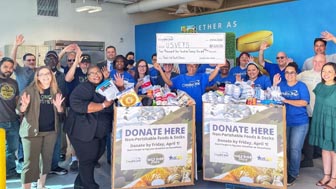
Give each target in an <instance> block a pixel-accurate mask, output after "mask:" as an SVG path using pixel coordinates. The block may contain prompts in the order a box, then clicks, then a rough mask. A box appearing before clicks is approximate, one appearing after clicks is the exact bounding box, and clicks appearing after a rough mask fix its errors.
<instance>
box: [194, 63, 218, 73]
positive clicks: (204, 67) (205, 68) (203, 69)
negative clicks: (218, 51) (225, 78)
mask: <svg viewBox="0 0 336 189" xmlns="http://www.w3.org/2000/svg"><path fill="white" fill-rule="evenodd" d="M216 66H217V65H214V66H210V65H209V64H201V65H200V66H199V67H198V69H197V73H206V74H211V72H213V71H214V70H215V68H216Z"/></svg>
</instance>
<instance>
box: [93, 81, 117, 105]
mask: <svg viewBox="0 0 336 189" xmlns="http://www.w3.org/2000/svg"><path fill="white" fill-rule="evenodd" d="M96 92H97V93H99V94H101V95H103V96H105V97H106V100H109V101H110V100H115V99H116V98H117V93H119V90H118V88H117V87H116V86H115V84H114V82H113V80H112V79H107V80H105V81H103V82H102V83H101V84H99V85H98V86H97V87H96Z"/></svg>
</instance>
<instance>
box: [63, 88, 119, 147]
mask: <svg viewBox="0 0 336 189" xmlns="http://www.w3.org/2000/svg"><path fill="white" fill-rule="evenodd" d="M95 88H96V86H95V85H93V84H92V83H90V82H84V83H81V84H79V85H78V86H77V87H76V88H75V89H74V90H73V91H72V93H71V95H70V111H69V114H68V117H67V119H66V121H65V124H64V131H65V132H66V133H67V134H68V135H69V136H70V137H74V138H76V139H78V140H82V141H91V140H92V139H93V138H95V137H96V138H103V137H105V136H106V134H107V133H108V132H111V129H112V119H113V107H112V106H110V107H109V108H105V109H103V110H102V111H99V112H94V113H87V109H88V105H89V104H90V103H91V102H96V103H103V102H104V100H105V97H104V96H102V95H100V94H98V93H96V92H95Z"/></svg>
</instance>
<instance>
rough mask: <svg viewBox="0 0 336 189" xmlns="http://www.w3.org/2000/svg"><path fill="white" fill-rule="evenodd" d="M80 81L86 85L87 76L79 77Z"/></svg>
mask: <svg viewBox="0 0 336 189" xmlns="http://www.w3.org/2000/svg"><path fill="white" fill-rule="evenodd" d="M78 81H79V83H84V82H86V81H87V77H86V76H84V77H83V76H79V77H78Z"/></svg>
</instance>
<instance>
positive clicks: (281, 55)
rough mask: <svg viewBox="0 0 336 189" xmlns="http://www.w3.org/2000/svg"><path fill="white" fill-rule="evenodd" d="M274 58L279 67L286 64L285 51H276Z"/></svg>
mask: <svg viewBox="0 0 336 189" xmlns="http://www.w3.org/2000/svg"><path fill="white" fill-rule="evenodd" d="M276 59H277V63H278V65H279V67H286V66H287V55H286V53H285V52H278V54H277V57H276Z"/></svg>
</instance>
